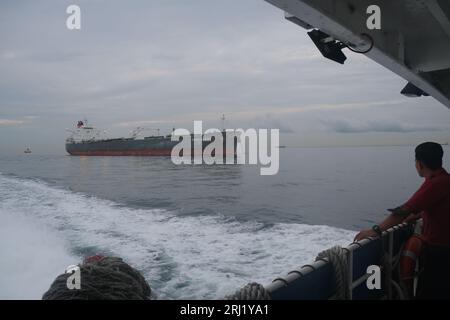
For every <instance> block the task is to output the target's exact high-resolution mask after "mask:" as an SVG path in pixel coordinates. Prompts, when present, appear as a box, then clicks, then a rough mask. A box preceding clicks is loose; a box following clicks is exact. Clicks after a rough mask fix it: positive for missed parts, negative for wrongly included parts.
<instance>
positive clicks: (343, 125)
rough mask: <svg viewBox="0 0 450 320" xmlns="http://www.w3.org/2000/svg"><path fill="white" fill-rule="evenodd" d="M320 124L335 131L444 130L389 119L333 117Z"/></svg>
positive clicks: (433, 126)
mask: <svg viewBox="0 0 450 320" xmlns="http://www.w3.org/2000/svg"><path fill="white" fill-rule="evenodd" d="M322 124H323V125H324V126H325V128H327V129H329V130H332V131H334V132H337V133H366V132H390V133H409V132H436V131H443V130H445V128H443V127H440V126H436V125H420V124H410V123H402V122H396V121H390V120H384V121H380V120H379V121H371V120H365V121H352V120H344V119H335V120H323V121H322Z"/></svg>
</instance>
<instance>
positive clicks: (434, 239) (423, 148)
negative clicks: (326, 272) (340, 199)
mask: <svg viewBox="0 0 450 320" xmlns="http://www.w3.org/2000/svg"><path fill="white" fill-rule="evenodd" d="M415 153H416V169H417V172H418V174H419V176H421V177H423V178H425V182H424V183H423V184H422V186H421V187H420V188H419V190H417V191H416V193H414V195H413V196H412V197H411V198H410V199H409V200H408V201H407V202H406V203H405V204H403V205H402V206H400V207H398V208H395V209H391V210H389V211H391V215H390V216H389V217H387V218H386V219H385V220H384V221H383V222H382V223H380V224H379V225H377V226H374V227H373V228H372V229H368V230H363V231H361V232H360V233H358V234H357V235H356V237H355V241H359V240H362V239H364V238H367V237H374V236H377V235H378V233H379V232H380V230H381V231H384V230H386V229H389V228H390V227H392V226H395V225H397V224H399V223H402V222H404V221H410V220H414V219H418V218H420V217H421V218H422V219H423V227H422V235H421V238H422V241H423V246H422V248H423V249H422V251H421V254H420V265H421V273H420V275H419V281H418V287H417V292H416V297H417V298H419V299H450V174H448V173H447V171H445V169H444V168H443V167H442V157H443V155H444V151H443V149H442V146H441V145H440V144H438V143H434V142H425V143H422V144H420V145H419V146H417V148H416V150H415ZM377 232H378V233H377Z"/></svg>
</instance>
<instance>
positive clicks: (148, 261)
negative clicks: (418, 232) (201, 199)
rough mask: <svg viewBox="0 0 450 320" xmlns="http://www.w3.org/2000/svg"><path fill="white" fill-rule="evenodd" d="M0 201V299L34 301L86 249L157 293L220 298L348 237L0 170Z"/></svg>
mask: <svg viewBox="0 0 450 320" xmlns="http://www.w3.org/2000/svg"><path fill="white" fill-rule="evenodd" d="M0 201H1V202H0V203H1V204H0V219H1V221H2V223H1V224H0V298H7V299H8V298H40V297H41V295H42V293H43V292H44V291H45V290H46V289H47V288H48V287H49V285H50V284H51V282H52V281H53V279H54V278H55V277H56V276H57V275H58V274H59V273H62V272H63V271H64V268H65V267H66V266H68V265H70V264H74V263H77V262H79V261H80V260H81V259H82V258H83V257H84V256H85V255H91V254H95V253H103V254H112V255H117V256H120V257H122V258H124V259H125V260H126V261H127V262H129V263H131V264H132V265H133V266H134V267H136V268H138V269H139V270H141V271H142V272H143V273H144V275H145V277H146V278H147V280H148V282H149V283H150V286H151V287H152V289H153V290H155V291H156V293H157V294H158V295H159V297H160V298H173V299H177V298H193V299H210V298H221V297H223V296H224V295H226V294H230V293H233V292H234V291H235V290H237V289H238V288H240V287H241V286H243V285H245V284H246V283H248V282H251V281H257V282H260V283H262V284H268V283H270V281H271V280H272V279H273V278H274V277H276V276H279V275H284V274H285V273H286V272H287V271H289V270H290V269H293V268H296V267H298V266H300V265H302V264H306V263H309V262H311V261H312V260H313V259H314V257H315V256H316V255H317V253H318V252H320V251H321V250H323V249H326V248H328V247H330V246H333V245H347V244H348V243H349V242H350V241H351V239H352V236H353V234H354V232H352V231H347V230H342V229H337V228H333V227H328V226H310V225H302V224H275V225H273V226H265V225H263V224H261V223H257V222H245V223H242V222H238V221H235V220H233V219H230V218H226V217H224V216H177V215H176V214H175V213H172V212H167V211H163V210H151V209H146V210H143V209H142V210H141V209H131V208H127V207H122V206H119V205H117V204H116V203H114V202H111V201H107V200H102V199H98V198H95V197H90V196H85V195H82V194H77V193H73V192H71V191H68V190H64V189H58V188H55V187H51V186H48V185H47V184H45V183H43V182H41V181H32V180H24V179H18V178H13V177H7V176H4V175H1V174H0ZM228 215H230V216H232V215H233V213H232V212H229V213H228Z"/></svg>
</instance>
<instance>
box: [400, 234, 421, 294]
mask: <svg viewBox="0 0 450 320" xmlns="http://www.w3.org/2000/svg"><path fill="white" fill-rule="evenodd" d="M421 249H422V239H420V238H419V236H418V235H413V236H411V237H410V238H409V239H408V240H407V241H406V242H405V245H404V247H403V251H402V252H401V256H400V261H399V269H400V270H399V272H400V281H401V282H402V284H403V285H404V287H405V289H406V291H407V293H408V295H409V297H413V293H414V276H415V269H416V265H417V263H418V262H419V255H420V251H421Z"/></svg>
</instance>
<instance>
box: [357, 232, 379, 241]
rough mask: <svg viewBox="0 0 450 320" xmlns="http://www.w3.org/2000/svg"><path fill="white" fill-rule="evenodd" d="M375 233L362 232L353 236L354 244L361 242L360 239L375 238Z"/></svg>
mask: <svg viewBox="0 0 450 320" xmlns="http://www.w3.org/2000/svg"><path fill="white" fill-rule="evenodd" d="M376 236H377V233H376V232H375V231H373V230H372V229H367V230H362V231H361V232H360V233H358V234H357V235H356V236H355V239H353V241H354V242H356V241H361V240H362V239H366V238H368V237H376Z"/></svg>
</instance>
